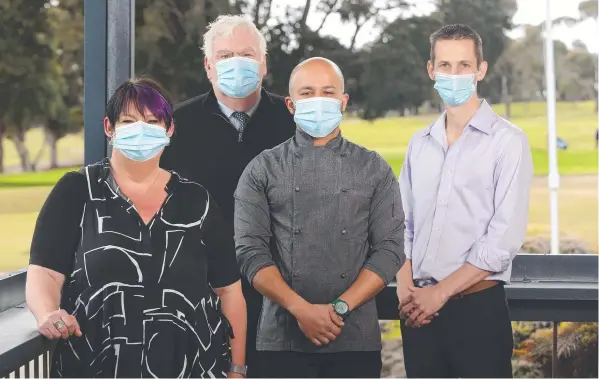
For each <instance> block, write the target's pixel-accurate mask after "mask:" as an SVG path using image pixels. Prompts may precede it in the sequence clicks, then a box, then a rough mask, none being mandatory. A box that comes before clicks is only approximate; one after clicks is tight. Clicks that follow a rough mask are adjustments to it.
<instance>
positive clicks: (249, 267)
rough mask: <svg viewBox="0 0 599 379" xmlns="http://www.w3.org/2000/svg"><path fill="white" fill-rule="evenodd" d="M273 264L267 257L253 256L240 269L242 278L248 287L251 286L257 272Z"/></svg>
mask: <svg viewBox="0 0 599 379" xmlns="http://www.w3.org/2000/svg"><path fill="white" fill-rule="evenodd" d="M274 264H275V263H274V262H273V261H272V259H271V258H270V257H269V256H267V255H262V254H259V255H254V256H253V257H252V258H250V259H248V261H247V262H246V263H245V265H244V266H245V267H244V268H243V269H242V272H243V276H245V277H246V278H247V280H248V282H249V283H250V285H251V286H253V285H254V284H253V283H254V277H255V276H256V274H257V273H258V271H260V270H262V269H263V268H265V267H269V266H274Z"/></svg>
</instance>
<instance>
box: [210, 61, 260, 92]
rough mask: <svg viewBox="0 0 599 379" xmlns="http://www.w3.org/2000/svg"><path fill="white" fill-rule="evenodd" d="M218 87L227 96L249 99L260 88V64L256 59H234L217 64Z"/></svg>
mask: <svg viewBox="0 0 599 379" xmlns="http://www.w3.org/2000/svg"><path fill="white" fill-rule="evenodd" d="M216 76H217V79H216V85H217V86H218V88H219V89H220V90H221V91H222V92H223V93H224V94H225V95H227V96H229V97H234V98H236V99H240V98H244V97H248V96H249V95H251V94H252V93H254V92H256V90H257V89H258V87H259V86H260V63H259V62H258V61H256V60H254V59H250V58H244V57H233V58H229V59H224V60H222V61H219V62H217V63H216Z"/></svg>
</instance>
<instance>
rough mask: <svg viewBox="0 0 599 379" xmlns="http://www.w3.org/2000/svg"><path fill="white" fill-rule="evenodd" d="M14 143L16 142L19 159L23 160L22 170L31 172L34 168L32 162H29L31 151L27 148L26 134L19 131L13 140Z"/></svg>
mask: <svg viewBox="0 0 599 379" xmlns="http://www.w3.org/2000/svg"><path fill="white" fill-rule="evenodd" d="M12 141H13V142H14V144H15V148H16V149H17V153H19V158H20V159H21V169H22V170H23V172H29V171H31V169H32V167H31V161H30V160H29V150H27V146H25V133H24V132H23V131H18V132H17V133H16V135H15V136H14V137H13V138H12Z"/></svg>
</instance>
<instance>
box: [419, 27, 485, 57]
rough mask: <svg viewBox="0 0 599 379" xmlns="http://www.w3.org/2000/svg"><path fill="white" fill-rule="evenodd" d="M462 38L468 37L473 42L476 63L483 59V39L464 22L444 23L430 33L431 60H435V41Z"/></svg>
mask: <svg viewBox="0 0 599 379" xmlns="http://www.w3.org/2000/svg"><path fill="white" fill-rule="evenodd" d="M462 39H469V40H471V41H472V42H474V54H475V55H476V65H477V66H478V65H480V64H481V62H482V61H483V40H482V39H481V38H480V35H479V34H478V33H477V32H476V31H475V30H474V29H472V28H471V27H470V26H468V25H464V24H453V25H445V26H444V27H442V28H441V29H439V30H437V31H436V32H434V33H433V34H431V38H430V43H431V62H435V45H436V43H437V41H446V40H462Z"/></svg>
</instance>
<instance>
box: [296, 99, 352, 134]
mask: <svg viewBox="0 0 599 379" xmlns="http://www.w3.org/2000/svg"><path fill="white" fill-rule="evenodd" d="M342 119H343V115H342V114H341V100H337V99H331V98H328V97H312V98H310V99H303V100H298V101H295V113H294V114H293V120H295V123H296V124H297V126H299V128H300V129H301V130H303V131H304V132H306V133H308V134H309V135H310V136H312V137H314V138H322V137H326V136H328V135H329V134H331V133H332V132H333V130H335V128H337V127H338V126H339V124H340V123H341V120H342Z"/></svg>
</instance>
